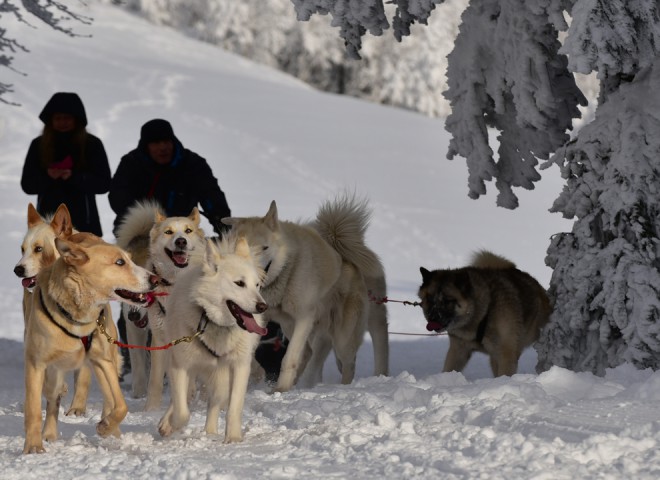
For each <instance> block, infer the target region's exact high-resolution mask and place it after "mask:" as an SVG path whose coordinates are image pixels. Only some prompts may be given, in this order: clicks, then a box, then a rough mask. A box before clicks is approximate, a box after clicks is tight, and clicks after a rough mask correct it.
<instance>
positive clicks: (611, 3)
mask: <svg viewBox="0 0 660 480" xmlns="http://www.w3.org/2000/svg"><path fill="white" fill-rule="evenodd" d="M571 16H572V18H573V21H572V22H571V26H570V28H569V30H568V35H567V38H566V41H565V42H564V45H563V46H562V49H561V52H562V53H564V54H565V55H567V56H568V58H569V63H568V66H569V68H570V69H571V71H573V72H578V73H590V72H592V71H596V72H598V77H599V78H600V80H601V84H602V86H603V88H602V90H601V97H603V95H607V94H608V93H609V92H611V91H615V90H616V89H617V88H618V86H619V84H620V82H621V79H626V78H628V77H630V76H634V75H635V73H637V72H638V71H639V70H641V69H643V68H646V67H648V66H649V65H651V64H652V63H653V62H654V61H655V56H656V54H657V51H658V48H659V47H660V24H659V23H658V19H660V4H659V3H658V2H657V1H656V0H619V1H616V0H598V1H594V0H591V1H584V0H582V1H578V2H576V4H575V7H574V8H573V10H572V12H571ZM601 101H602V98H601Z"/></svg>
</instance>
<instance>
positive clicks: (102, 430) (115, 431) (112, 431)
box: [96, 418, 121, 437]
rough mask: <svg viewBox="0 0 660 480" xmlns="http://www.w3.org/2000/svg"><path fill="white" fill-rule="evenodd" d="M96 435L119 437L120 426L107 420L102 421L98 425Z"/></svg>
mask: <svg viewBox="0 0 660 480" xmlns="http://www.w3.org/2000/svg"><path fill="white" fill-rule="evenodd" d="M96 433H98V434H99V435H100V436H102V437H109V436H110V435H113V436H115V437H119V436H120V435H121V432H120V431H119V425H116V424H114V423H112V422H110V421H109V420H108V419H107V418H104V419H102V420H101V421H100V422H99V423H97V424H96Z"/></svg>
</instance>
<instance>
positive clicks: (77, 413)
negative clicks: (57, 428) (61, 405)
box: [64, 407, 87, 417]
mask: <svg viewBox="0 0 660 480" xmlns="http://www.w3.org/2000/svg"><path fill="white" fill-rule="evenodd" d="M86 413H87V409H86V408H80V407H71V408H70V409H68V410H67V412H66V413H65V414H64V415H66V416H67V417H70V416H72V415H73V416H74V417H84V416H85V414H86Z"/></svg>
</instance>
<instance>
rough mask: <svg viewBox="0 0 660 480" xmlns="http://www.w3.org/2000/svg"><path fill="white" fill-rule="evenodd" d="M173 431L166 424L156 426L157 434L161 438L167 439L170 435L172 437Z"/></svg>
mask: <svg viewBox="0 0 660 480" xmlns="http://www.w3.org/2000/svg"><path fill="white" fill-rule="evenodd" d="M173 431H174V430H173V429H172V425H170V424H169V423H167V422H163V421H161V422H160V423H159V424H158V433H160V436H161V437H169V436H170V435H172V432H173Z"/></svg>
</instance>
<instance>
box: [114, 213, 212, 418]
mask: <svg viewBox="0 0 660 480" xmlns="http://www.w3.org/2000/svg"><path fill="white" fill-rule="evenodd" d="M117 245H119V246H120V247H123V248H125V249H126V250H127V251H128V252H131V254H132V256H133V258H136V263H138V265H141V266H143V267H145V268H147V269H148V270H151V271H152V272H154V273H156V274H157V275H158V276H159V277H160V278H161V282H160V285H159V288H158V290H159V293H160V294H162V296H159V297H158V298H156V299H155V301H154V302H153V303H152V304H151V305H149V308H147V309H146V310H144V309H142V310H141V311H140V312H139V313H138V314H137V316H138V317H139V319H140V320H142V319H144V320H148V323H146V324H145V322H144V320H142V321H143V324H142V327H140V326H138V325H137V324H136V323H135V322H133V321H127V322H126V334H127V337H128V341H129V343H132V344H137V345H146V343H147V330H146V328H145V327H146V325H147V324H148V327H149V329H150V330H151V335H152V345H164V344H165V343H167V342H168V341H170V340H171V339H169V338H167V337H166V335H165V333H164V326H163V322H164V320H165V315H166V312H167V308H168V307H167V305H168V302H169V300H168V296H167V295H168V294H169V291H170V290H171V289H172V287H173V286H174V285H175V284H176V282H177V278H178V277H179V275H180V274H181V273H182V272H183V271H185V270H187V269H188V268H189V266H191V265H195V264H199V263H200V262H201V261H202V258H203V256H204V251H205V248H206V242H205V237H204V231H203V230H202V228H201V227H200V214H199V211H198V210H197V207H194V208H193V209H192V211H191V212H190V215H188V216H187V217H166V216H165V215H163V214H162V213H161V211H160V208H159V206H158V204H156V203H151V202H145V203H137V204H136V205H135V206H134V207H131V209H129V211H128V213H127V215H126V217H125V218H124V221H123V222H122V224H121V225H120V227H119V230H118V232H117ZM131 310H133V311H131ZM136 313H137V312H135V310H134V309H133V308H132V307H128V305H126V306H125V307H124V317H125V318H128V319H130V318H131V316H132V315H136ZM144 315H146V316H147V318H144ZM130 355H131V370H132V379H133V382H132V390H133V396H134V397H141V396H144V393H145V387H146V393H147V402H146V405H145V410H147V411H149V410H156V409H158V408H160V406H161V403H162V398H163V384H164V379H165V371H166V369H167V362H168V359H169V351H167V350H154V351H152V352H151V368H150V369H149V370H147V356H146V354H145V352H144V351H143V350H138V349H131V351H130ZM147 371H148V372H149V375H148V378H149V381H148V383H147Z"/></svg>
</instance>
